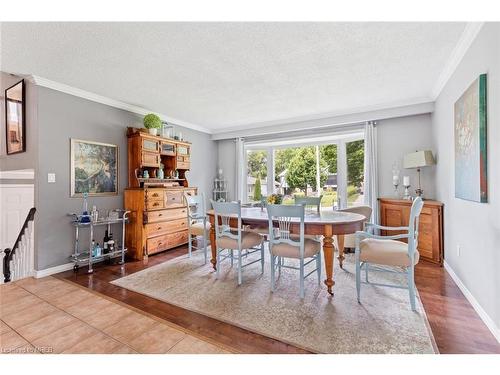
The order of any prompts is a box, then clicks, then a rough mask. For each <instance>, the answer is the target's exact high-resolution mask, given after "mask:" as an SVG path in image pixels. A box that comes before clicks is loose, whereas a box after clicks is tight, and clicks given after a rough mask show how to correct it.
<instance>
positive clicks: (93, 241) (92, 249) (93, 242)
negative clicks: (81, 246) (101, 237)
mask: <svg viewBox="0 0 500 375" xmlns="http://www.w3.org/2000/svg"><path fill="white" fill-rule="evenodd" d="M90 253H91V254H92V256H93V257H95V240H94V239H92V244H91V245H90Z"/></svg>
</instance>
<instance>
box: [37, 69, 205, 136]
mask: <svg viewBox="0 0 500 375" xmlns="http://www.w3.org/2000/svg"><path fill="white" fill-rule="evenodd" d="M30 80H31V82H33V83H34V84H35V85H37V86H42V87H46V88H49V89H51V90H56V91H60V92H63V93H65V94H69V95H73V96H76V97H79V98H83V99H87V100H90V101H93V102H96V103H100V104H104V105H107V106H110V107H114V108H118V109H123V110H125V111H129V112H132V113H136V114H138V115H141V116H144V115H146V114H148V113H151V112H153V113H157V112H155V111H152V110H149V109H147V108H143V107H139V106H136V105H133V104H129V103H125V102H122V101H119V100H115V99H111V98H108V97H106V96H102V95H99V94H95V93H93V92H89V91H85V90H82V89H79V88H76V87H72V86H69V85H66V84H64V83H60V82H56V81H52V80H50V79H47V78H43V77H40V76H36V75H31V76H30ZM157 114H158V116H160V117H161V119H162V120H163V121H166V122H168V123H170V124H174V125H178V126H182V127H185V128H188V129H192V130H196V131H199V132H202V133H207V134H211V133H212V132H211V131H210V130H209V129H207V128H205V127H203V126H200V125H196V124H192V123H190V122H187V121H183V120H179V119H176V118H173V117H170V116H167V115H164V114H161V113H157Z"/></svg>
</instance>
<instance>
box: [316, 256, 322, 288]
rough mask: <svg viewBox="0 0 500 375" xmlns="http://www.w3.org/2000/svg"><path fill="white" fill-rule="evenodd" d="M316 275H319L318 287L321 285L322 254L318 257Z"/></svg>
mask: <svg viewBox="0 0 500 375" xmlns="http://www.w3.org/2000/svg"><path fill="white" fill-rule="evenodd" d="M316 273H317V274H318V285H321V252H319V253H318V254H317V255H316Z"/></svg>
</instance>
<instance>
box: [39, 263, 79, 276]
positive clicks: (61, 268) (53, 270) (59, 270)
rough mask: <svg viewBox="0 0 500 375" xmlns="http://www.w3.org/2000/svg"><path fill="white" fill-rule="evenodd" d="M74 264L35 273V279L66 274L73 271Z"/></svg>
mask: <svg viewBox="0 0 500 375" xmlns="http://www.w3.org/2000/svg"><path fill="white" fill-rule="evenodd" d="M73 265H74V264H73V263H66V264H61V265H60V266H55V267H50V268H46V269H44V270H40V271H35V279H40V278H42V277H46V276H50V275H54V274H56V273H59V272H64V271H68V270H71V269H73Z"/></svg>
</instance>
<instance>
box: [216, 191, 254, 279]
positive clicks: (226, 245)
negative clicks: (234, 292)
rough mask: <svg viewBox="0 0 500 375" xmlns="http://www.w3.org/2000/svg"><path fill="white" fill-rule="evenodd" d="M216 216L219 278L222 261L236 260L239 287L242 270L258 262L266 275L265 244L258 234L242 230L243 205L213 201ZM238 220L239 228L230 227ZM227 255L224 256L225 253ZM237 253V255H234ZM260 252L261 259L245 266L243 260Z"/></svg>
mask: <svg viewBox="0 0 500 375" xmlns="http://www.w3.org/2000/svg"><path fill="white" fill-rule="evenodd" d="M211 203H212V207H213V209H214V216H215V246H216V254H217V277H219V273H220V269H221V261H222V260H225V259H228V258H229V259H230V260H231V266H232V265H233V262H234V259H235V258H236V260H237V261H238V285H241V283H242V270H243V268H244V267H247V266H249V265H251V264H254V263H256V262H260V263H261V269H262V273H264V242H263V239H262V236H261V235H260V234H258V233H254V232H248V231H244V230H242V228H241V204H240V202H215V201H213V200H211ZM235 218H237V228H231V227H230V220H231V219H233V220H234V219H235ZM226 250H227V253H226V254H224V251H226ZM234 251H237V255H234ZM255 252H260V258H259V259H255V260H252V261H250V262H247V263H245V264H243V259H244V258H247V257H248V256H249V255H250V254H253V253H255Z"/></svg>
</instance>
